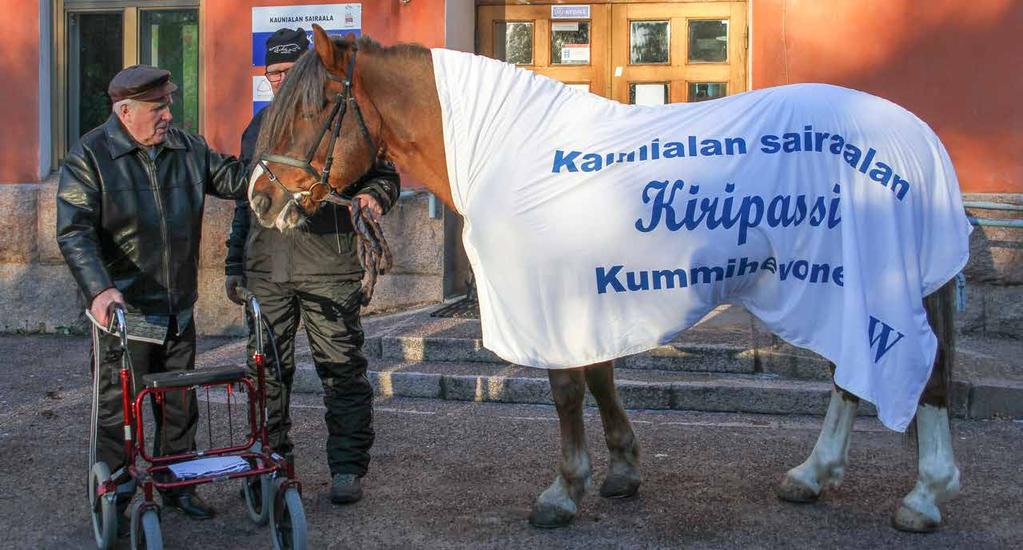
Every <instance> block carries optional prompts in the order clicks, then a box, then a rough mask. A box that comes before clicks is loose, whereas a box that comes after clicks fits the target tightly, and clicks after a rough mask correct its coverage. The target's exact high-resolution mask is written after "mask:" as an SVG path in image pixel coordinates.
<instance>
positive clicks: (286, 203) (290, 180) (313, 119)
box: [249, 25, 959, 531]
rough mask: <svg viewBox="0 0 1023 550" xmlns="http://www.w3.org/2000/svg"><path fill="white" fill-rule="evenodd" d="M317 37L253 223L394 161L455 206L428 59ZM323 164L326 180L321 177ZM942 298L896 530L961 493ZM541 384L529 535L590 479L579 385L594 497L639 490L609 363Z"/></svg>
mask: <svg viewBox="0 0 1023 550" xmlns="http://www.w3.org/2000/svg"><path fill="white" fill-rule="evenodd" d="M314 29H315V50H314V51H310V52H309V53H307V54H306V55H305V56H303V58H302V59H301V60H299V62H298V64H297V65H296V66H295V67H294V68H293V69H292V72H291V74H290V75H289V78H288V81H287V83H286V84H285V86H284V88H283V89H282V90H281V93H280V94H279V96H278V97H277V98H276V99H275V101H274V103H273V105H272V106H271V107H270V109H271V111H270V112H269V113H268V115H267V119H266V121H265V124H264V125H263V133H262V134H261V135H260V145H259V149H260V151H261V153H260V154H261V155H262V158H263V159H264V161H263V163H262V164H261V165H260V167H259V168H257V170H256V171H255V172H254V173H253V176H252V179H251V182H250V188H249V198H250V201H251V205H252V209H253V211H254V212H255V214H256V216H257V218H258V220H259V221H260V223H262V224H263V225H265V226H267V227H270V226H275V225H276V226H277V227H278V228H281V229H286V228H290V227H294V226H296V225H297V224H299V223H301V220H302V219H303V217H304V216H305V215H306V214H308V213H311V212H313V211H315V209H316V208H317V207H318V205H319V202H320V201H323V200H331V196H332V195H331V194H330V191H331V190H338V191H340V190H343V189H344V188H345V187H346V186H347V185H349V184H350V183H351V182H354V181H356V180H357V179H358V178H359V177H360V176H361V175H362V174H363V173H364V172H365V171H366V170H368V168H369V167H370V165H371V162H372V161H373V159H374V158H375V157H377V156H385V157H386V158H388V159H390V160H391V161H393V162H394V163H395V164H396V165H397V166H399V167H400V168H401V169H402V171H403V172H405V173H407V174H410V175H412V176H414V177H415V179H416V181H418V182H420V183H422V184H423V185H424V186H425V187H426V188H428V189H429V190H430V191H431V192H432V193H434V194H435V195H436V196H437V197H439V198H440V199H441V200H442V201H443V202H444V203H445V204H447V205H448V206H449V207H450V208H452V209H454V208H455V204H454V202H453V200H452V191H451V188H450V186H449V179H448V172H447V166H446V163H445V146H444V136H443V128H442V113H441V105H440V102H439V98H438V94H437V91H436V87H435V80H434V79H435V75H434V69H433V63H432V58H431V52H430V50H427V49H424V48H421V47H417V46H410V45H400V46H394V47H381V46H379V45H377V44H374V43H373V42H372V41H370V40H367V39H360V40H358V41H357V42H352V41H346V40H341V39H337V38H334V39H332V38H329V37H328V36H327V35H326V34H325V33H324V32H323V31H322V29H320V28H319V27H316V26H315V25H314ZM338 106H340V108H337V107H338ZM333 133H336V134H337V135H339V136H340V137H339V139H337V140H336V141H335V140H333V139H328V138H329V136H330V135H331V134H333ZM305 157H308V161H307V162H306V161H303V160H302V159H303V158H305ZM328 159H331V160H328ZM330 162H333V163H334V165H333V167H332V168H333V171H330V170H329V169H325V168H324V167H325V165H329V163H330ZM304 164H309V165H311V166H312V167H314V168H313V169H309V166H305V165H304ZM324 172H328V174H326V175H324ZM951 296H952V293H951V286H950V285H945V287H943V288H942V289H941V290H940V291H938V292H935V293H933V294H932V295H931V296H929V297H928V298H927V299H926V309H927V313H928V317H929V320H930V323H931V326H932V327H933V328H934V331H935V333H936V334H937V335H938V336H939V340H940V344H939V352H938V356H937V361H936V363H935V368H934V370H933V374H932V376H931V379H930V382H929V383H928V385H927V388H926V390H925V392H924V396H923V398H922V399H921V401H920V405H919V407H918V409H917V416H916V425H917V432H918V444H919V448H918V457H919V476H918V482H917V484H916V487H915V488H914V489H913V491H912V492H911V493H910V494H909V495H907V496H906V497H905V498H904V499H903V500H902V502H901V504H900V505H899V507H898V509H897V512H896V513H895V516H894V518H893V522H894V525H895V526H896V527H898V528H900V529H906V530H911V531H928V530H933V529H935V528H937V527H938V526H939V525H940V522H941V514H940V512H939V510H938V507H937V505H938V504H939V503H940V502H941V501H942V500H944V499H946V498H949V497H951V496H953V495H954V494H955V493H956V492H957V491H958V488H959V472H958V469H957V468H956V465H955V461H954V458H953V455H952V447H951V438H950V435H949V420H948V411H947V407H948V395H949V394H948V387H949V386H948V376H949V374H950V372H951V366H952V358H953V348H952V341H953V329H952V315H953V313H952V311H953V310H952V307H951V302H952V300H951ZM548 375H549V378H550V383H551V389H552V393H553V396H554V401H555V405H556V408H557V412H558V417H559V420H560V428H561V450H562V461H561V466H560V468H559V471H558V473H557V476H556V479H555V481H554V482H553V484H552V485H551V486H550V487H549V488H547V489H546V490H545V491H543V492H542V493H541V494H540V495H539V497H538V498H537V500H536V502H535V504H534V506H533V511H532V513H531V515H530V518H529V521H530V522H531V523H532V524H533V525H536V526H538V527H559V526H564V525H567V524H568V523H569V522H571V520H572V519H573V518H574V517H575V515H576V513H577V506H578V505H579V503H580V501H581V499H582V497H583V495H584V494H585V492H586V490H587V487H588V486H589V484H590V481H591V461H590V455H589V452H588V450H587V446H586V442H585V436H584V429H583V415H582V407H583V398H584V394H585V390H586V388H587V387H588V388H589V389H590V392H591V393H592V394H593V396H594V397H595V398H596V401H597V404H598V407H599V410H600V414H601V419H602V420H603V424H604V431H605V437H606V442H607V446H608V449H609V451H610V461H609V468H608V469H609V471H608V473H607V475H606V477H605V478H604V482H603V484H602V486H601V488H600V495H601V496H603V497H607V498H625V497H631V496H633V495H635V494H636V493H637V491H638V489H639V486H640V482H641V476H640V470H639V445H638V443H637V441H636V437H635V434H634V432H633V429H632V426H631V425H630V423H629V419H628V417H627V415H626V413H625V411H624V409H623V407H622V404H621V401H620V399H619V397H618V393H617V390H616V388H615V384H614V375H613V364H612V362H610V361H607V362H603V363H598V364H593V365H588V366H585V367H581V368H574V369H552V370H549V371H548ZM856 405H857V399H856V398H855V397H853V396H852V395H850V394H847V393H845V392H844V391H842V390H841V389H839V388H838V387H837V386H835V388H834V391H833V392H832V398H831V403H830V406H829V409H828V413H827V417H826V418H825V421H824V429H823V430H822V432H821V435H820V438H819V439H818V441H817V445H816V446H815V447H814V449H813V452H812V454H811V455H810V457H809V458H808V459H807V460H806V462H804V463H803V464H802V465H800V466H798V467H796V468H793V469H792V470H790V471H789V472H788V474H786V476H785V478H784V480H783V481H782V483H781V485H780V487H779V489H778V495H779V497H781V498H783V499H785V500H789V501H797V502H807V501H813V500H816V499H817V498H818V497H819V496H820V495H821V493H822V491H823V490H824V489H825V488H828V487H834V486H837V485H838V483H839V482H840V481H841V477H842V474H843V472H844V466H845V462H846V459H847V450H848V444H849V436H850V434H851V431H852V425H853V420H854V418H855V413H856Z"/></svg>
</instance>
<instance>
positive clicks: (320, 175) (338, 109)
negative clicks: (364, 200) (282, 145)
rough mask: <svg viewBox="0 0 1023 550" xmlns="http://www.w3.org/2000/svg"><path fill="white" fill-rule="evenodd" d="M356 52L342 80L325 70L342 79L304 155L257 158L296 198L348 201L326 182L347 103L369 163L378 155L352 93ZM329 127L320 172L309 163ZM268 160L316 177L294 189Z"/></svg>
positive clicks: (336, 201)
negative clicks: (274, 169)
mask: <svg viewBox="0 0 1023 550" xmlns="http://www.w3.org/2000/svg"><path fill="white" fill-rule="evenodd" d="M357 53H358V50H353V51H352V56H351V58H350V59H349V61H348V69H347V70H346V71H345V78H344V79H343V80H342V79H340V78H338V77H336V76H334V75H333V74H332V73H331V72H330V71H327V78H329V79H330V80H333V81H335V82H340V83H341V86H342V88H341V92H340V93H338V94H337V96H336V97H335V98H334V106H333V107H332V108H331V110H330V116H328V117H327V119H326V120H325V121H324V122H323V125H322V126H321V127H320V133H319V134H318V135H317V138H316V141H314V142H313V143H312V145H310V146H309V151H308V152H307V153H306V155H305V157H303V158H301V159H297V158H294V157H290V156H287V155H261V156H260V158H259V165H260V167H262V168H263V171H265V172H266V173H267V174H268V176H269V180H270V181H271V182H273V183H274V185H277V186H278V187H280V188H281V189H282V190H284V192H285V193H287V194H289V195H291V197H292V198H293V199H294V200H295V201H299V200H301V199H303V198H305V197H310V198H311V199H312V200H313V202H316V203H320V202H324V201H326V202H330V203H334V204H337V205H341V206H347V205H348V204H350V203H351V201H350V200H348V199H344V198H342V197H341V195H340V193H338V192H337V191H336V190H334V188H332V187H331V186H330V183H329V180H330V169H331V167H332V166H333V165H334V145H335V144H336V143H337V139H338V136H340V135H341V123H342V122H343V121H344V118H345V114H346V113H347V112H348V104H349V103H351V104H352V111H354V112H355V118H356V120H357V121H358V123H359V131H360V133H361V134H362V137H363V139H364V140H365V141H366V144H367V145H368V150H369V152H370V153H369V154H370V159H369V160H370V166H372V165H373V163H374V162H375V161H376V157H377V155H378V154H379V153H380V148H379V147H377V145H376V144H375V143H374V142H373V137H372V136H371V135H370V134H369V128H367V127H366V120H365V119H364V118H363V116H362V110H361V109H359V102H358V101H356V100H355V95H354V94H353V93H352V81H353V80H354V77H355V56H356V54H357ZM328 131H330V139H329V140H328V141H327V151H328V154H327V160H326V161H325V162H324V165H323V172H320V171H318V170H316V167H314V166H313V165H312V160H313V157H314V156H316V151H317V150H318V149H319V148H320V144H322V143H323V138H324V137H325V136H326V135H327V132H328ZM271 162H272V163H276V164H283V165H286V166H292V167H295V168H300V169H302V170H304V171H305V172H306V173H307V174H309V175H310V176H312V177H314V178H316V179H317V180H318V181H317V182H316V183H314V184H313V185H312V187H310V188H309V189H307V190H304V191H293V190H291V189H289V188H288V186H287V185H284V183H283V182H282V181H281V180H280V179H278V178H277V176H276V175H275V174H274V173H273V171H272V170H270V165H269V163H271Z"/></svg>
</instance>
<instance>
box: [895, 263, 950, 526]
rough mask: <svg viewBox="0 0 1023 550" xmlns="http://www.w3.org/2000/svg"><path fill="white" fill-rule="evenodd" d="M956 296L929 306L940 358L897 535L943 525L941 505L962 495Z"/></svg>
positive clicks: (919, 424)
mask: <svg viewBox="0 0 1023 550" xmlns="http://www.w3.org/2000/svg"><path fill="white" fill-rule="evenodd" d="M953 296H954V290H953V287H952V284H951V283H950V284H948V285H945V287H942V288H941V289H940V290H938V291H937V292H935V293H933V294H931V295H930V296H928V297H927V298H926V299H925V300H924V306H925V308H926V309H927V320H928V321H929V322H930V324H931V328H932V329H933V330H934V334H935V335H937V337H938V353H937V356H936V357H935V360H934V369H933V370H932V371H931V378H930V379H929V380H928V381H927V386H926V387H925V388H924V392H923V395H922V396H921V397H920V404H919V406H918V407H917V409H916V435H917V481H916V486H915V487H913V490H912V491H910V493H909V494H908V495H906V496H905V498H903V499H902V502H901V503H900V504H899V508H898V509H897V510H896V511H895V515H894V516H893V517H892V525H893V526H894V527H895V528H896V529H900V530H903V531H911V532H915V533H927V532H931V531H934V530H935V529H937V528H938V527H939V526H940V525H941V511H940V510H939V509H938V504H940V503H942V502H944V501H946V500H949V499H951V498H952V497H954V496H956V495H957V494H958V493H959V468H957V467H956V463H955V456H954V454H953V452H952V434H951V430H950V427H949V419H948V403H949V397H950V395H951V379H952V366H953V363H954V358H955V329H954V326H953V315H954V310H953V302H954V297H953Z"/></svg>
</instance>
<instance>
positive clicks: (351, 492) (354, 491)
mask: <svg viewBox="0 0 1023 550" xmlns="http://www.w3.org/2000/svg"><path fill="white" fill-rule="evenodd" d="M361 498H362V481H361V480H360V479H359V476H357V475H355V474H334V478H333V479H332V480H331V483H330V501H331V502H333V503H334V504H351V503H353V502H358V501H359V499H361Z"/></svg>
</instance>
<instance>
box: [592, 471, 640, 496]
mask: <svg viewBox="0 0 1023 550" xmlns="http://www.w3.org/2000/svg"><path fill="white" fill-rule="evenodd" d="M639 484H640V480H639V479H636V478H631V477H625V476H614V477H608V478H607V479H605V480H604V483H603V484H602V485H601V486H600V496H602V497H604V498H632V497H634V496H636V494H637V493H639Z"/></svg>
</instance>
